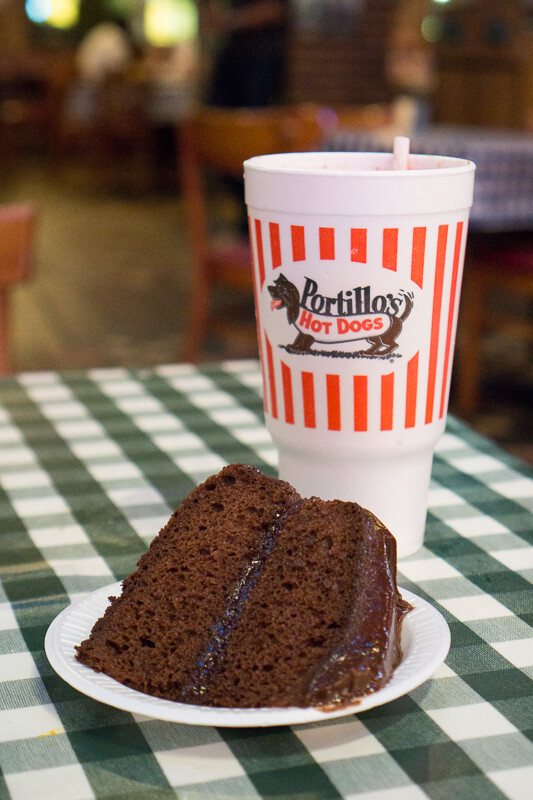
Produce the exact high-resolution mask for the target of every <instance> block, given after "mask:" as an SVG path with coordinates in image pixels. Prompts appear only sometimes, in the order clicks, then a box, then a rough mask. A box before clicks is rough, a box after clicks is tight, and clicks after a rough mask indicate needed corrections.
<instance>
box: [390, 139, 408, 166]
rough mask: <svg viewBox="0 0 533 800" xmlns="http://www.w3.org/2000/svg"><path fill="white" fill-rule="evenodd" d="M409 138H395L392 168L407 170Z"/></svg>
mask: <svg viewBox="0 0 533 800" xmlns="http://www.w3.org/2000/svg"><path fill="white" fill-rule="evenodd" d="M409 144H410V142H409V137H408V136H395V137H394V144H393V147H392V168H393V169H409Z"/></svg>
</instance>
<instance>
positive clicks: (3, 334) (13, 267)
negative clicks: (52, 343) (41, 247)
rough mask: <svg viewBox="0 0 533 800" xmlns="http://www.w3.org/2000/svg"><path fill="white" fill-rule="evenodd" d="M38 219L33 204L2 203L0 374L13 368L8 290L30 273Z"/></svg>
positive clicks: (0, 243) (0, 236)
mask: <svg viewBox="0 0 533 800" xmlns="http://www.w3.org/2000/svg"><path fill="white" fill-rule="evenodd" d="M35 219H36V212H35V209H34V208H33V207H32V206H31V205H10V206H0V375H6V374H7V373H8V372H9V371H10V362H9V325H8V321H9V320H8V300H9V298H8V292H9V288H10V287H11V285H12V284H14V283H17V282H18V281H22V280H24V279H25V278H27V277H28V275H29V274H30V269H31V263H32V255H33V242H34V232H35Z"/></svg>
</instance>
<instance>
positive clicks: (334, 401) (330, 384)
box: [326, 375, 341, 431]
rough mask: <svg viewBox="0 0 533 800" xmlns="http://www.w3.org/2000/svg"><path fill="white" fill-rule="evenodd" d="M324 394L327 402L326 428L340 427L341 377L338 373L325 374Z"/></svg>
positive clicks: (334, 429) (337, 428)
mask: <svg viewBox="0 0 533 800" xmlns="http://www.w3.org/2000/svg"><path fill="white" fill-rule="evenodd" d="M326 396H327V403H328V430H330V431H340V429H341V378H340V375H326Z"/></svg>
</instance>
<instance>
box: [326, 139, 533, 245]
mask: <svg viewBox="0 0 533 800" xmlns="http://www.w3.org/2000/svg"><path fill="white" fill-rule="evenodd" d="M410 138H411V152H412V153H422V154H427V155H441V156H454V157H456V158H467V159H470V160H471V161H473V162H474V163H475V165H476V179H475V184H474V204H473V206H472V209H471V212H470V228H471V229H472V230H476V231H493V232H497V231H509V230H518V229H521V230H530V229H533V135H532V134H530V133H526V132H521V131H504V130H489V129H484V128H465V127H461V126H454V125H440V126H434V127H432V128H429V129H428V130H424V131H417V132H415V133H413V135H412V136H411V137H410ZM392 141H393V137H392V134H388V133H385V134H383V133H380V132H373V131H364V130H361V131H357V130H348V129H340V130H338V131H336V132H334V133H332V134H330V135H328V136H327V139H326V140H325V141H324V142H323V149H324V150H337V151H356V152H380V151H385V152H390V151H391V149H392Z"/></svg>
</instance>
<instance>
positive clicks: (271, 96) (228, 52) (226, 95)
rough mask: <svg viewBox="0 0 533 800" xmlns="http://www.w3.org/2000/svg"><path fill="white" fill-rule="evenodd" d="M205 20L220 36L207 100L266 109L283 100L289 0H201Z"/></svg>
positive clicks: (207, 27) (204, 26)
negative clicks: (219, 1)
mask: <svg viewBox="0 0 533 800" xmlns="http://www.w3.org/2000/svg"><path fill="white" fill-rule="evenodd" d="M199 8H200V21H201V22H200V24H201V28H202V29H203V31H204V33H205V34H206V35H209V34H211V35H214V36H215V40H216V44H215V53H214V60H213V68H212V74H211V80H210V84H209V86H208V89H207V93H206V97H205V102H206V103H208V104H209V105H213V106H218V107H225V108H260V107H265V106H271V105H276V104H277V103H279V102H280V101H281V99H282V95H283V85H284V75H285V48H286V40H287V32H288V17H289V0H228V2H227V3H225V4H222V5H221V4H220V3H214V2H213V1H212V0H199Z"/></svg>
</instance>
